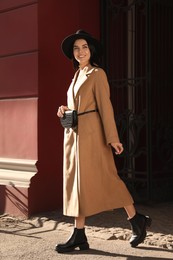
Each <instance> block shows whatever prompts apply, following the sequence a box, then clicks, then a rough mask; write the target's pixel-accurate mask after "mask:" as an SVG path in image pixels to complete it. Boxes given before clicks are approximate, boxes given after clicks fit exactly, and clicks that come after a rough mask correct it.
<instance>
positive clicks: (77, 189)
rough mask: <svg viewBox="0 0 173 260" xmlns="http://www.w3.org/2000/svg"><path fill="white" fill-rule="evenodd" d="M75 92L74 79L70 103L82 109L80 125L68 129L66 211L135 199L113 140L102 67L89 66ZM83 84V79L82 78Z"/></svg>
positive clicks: (89, 210) (82, 212)
mask: <svg viewBox="0 0 173 260" xmlns="http://www.w3.org/2000/svg"><path fill="white" fill-rule="evenodd" d="M87 69H88V70H87V71H86V73H85V74H84V75H83V77H84V78H82V79H81V86H80V87H79V88H78V90H77V93H76V95H75V94H74V85H75V82H76V79H77V75H78V72H76V74H75V76H74V79H73V80H72V83H71V85H70V87H69V89H68V92H67V106H68V107H69V109H76V110H77V111H78V112H79V113H80V112H84V111H88V110H93V109H98V112H93V113H87V114H84V115H81V116H78V127H77V128H76V129H69V130H68V129H65V132H64V163H63V181H64V182H63V183H64V184H63V185H64V187H63V213H64V215H67V216H73V217H78V216H90V215H93V214H96V213H99V212H102V211H106V210H111V209H115V208H121V207H124V206H128V205H130V204H132V203H133V199H132V197H131V195H130V194H129V192H128V190H127V188H126V186H125V184H124V183H123V181H122V180H121V179H120V177H119V176H118V174H117V169H116V166H115V163H114V158H113V154H112V149H111V146H110V143H112V142H119V137H118V133H117V128H116V124H115V120H114V112H113V108H112V105H111V102H110V90H109V85H108V81H107V77H106V74H105V72H104V70H102V69H101V68H92V67H89V68H87ZM78 84H79V81H78Z"/></svg>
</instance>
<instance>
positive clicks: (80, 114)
mask: <svg viewBox="0 0 173 260" xmlns="http://www.w3.org/2000/svg"><path fill="white" fill-rule="evenodd" d="M92 112H98V109H93V110H88V111H85V112H81V113H78V114H77V115H78V116H82V115H84V114H88V113H92Z"/></svg>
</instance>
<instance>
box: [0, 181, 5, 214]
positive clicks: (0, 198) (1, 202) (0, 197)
mask: <svg viewBox="0 0 173 260" xmlns="http://www.w3.org/2000/svg"><path fill="white" fill-rule="evenodd" d="M4 210H5V186H4V185H0V214H3V213H4Z"/></svg>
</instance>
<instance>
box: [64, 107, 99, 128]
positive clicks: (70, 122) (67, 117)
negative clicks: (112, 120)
mask: <svg viewBox="0 0 173 260" xmlns="http://www.w3.org/2000/svg"><path fill="white" fill-rule="evenodd" d="M97 111H98V110H97V109H94V110H89V111H86V112H82V113H77V111H76V110H68V111H65V113H64V116H63V117H60V122H61V125H62V126H63V127H64V128H75V127H76V126H77V124H78V116H81V115H84V114H87V113H92V112H97Z"/></svg>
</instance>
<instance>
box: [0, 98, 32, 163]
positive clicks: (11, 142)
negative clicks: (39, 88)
mask: <svg viewBox="0 0 173 260" xmlns="http://www.w3.org/2000/svg"><path fill="white" fill-rule="evenodd" d="M0 119H1V120H0V157H7V158H16V159H37V99H36V98H35V99H34V98H32V99H18V100H17V99H16V100H15V99H13V100H1V101H0Z"/></svg>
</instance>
